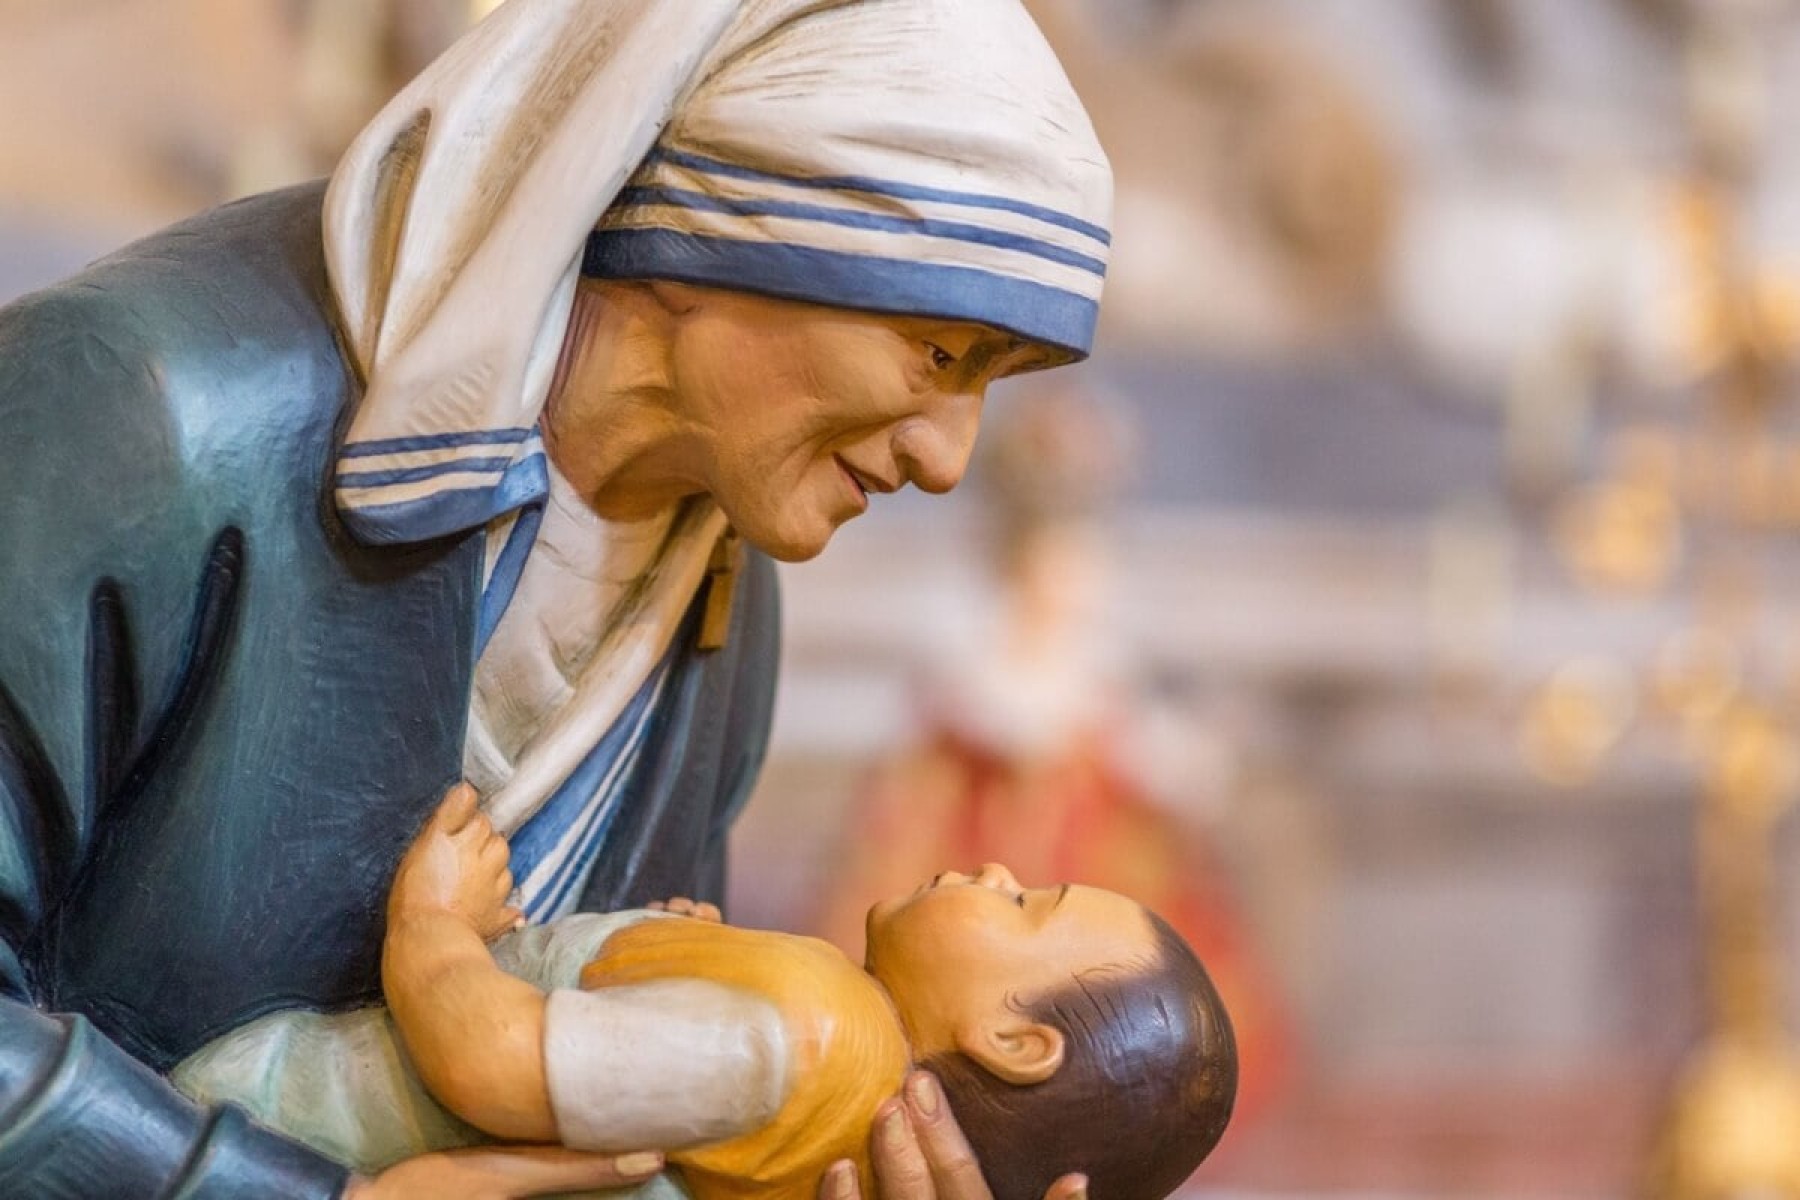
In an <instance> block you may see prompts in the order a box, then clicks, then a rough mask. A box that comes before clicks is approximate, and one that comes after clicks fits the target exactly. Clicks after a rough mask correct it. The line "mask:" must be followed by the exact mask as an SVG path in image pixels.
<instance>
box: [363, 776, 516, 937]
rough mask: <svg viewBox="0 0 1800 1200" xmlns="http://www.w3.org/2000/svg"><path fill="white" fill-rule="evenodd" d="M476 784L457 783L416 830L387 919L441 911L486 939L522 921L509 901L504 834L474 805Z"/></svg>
mask: <svg viewBox="0 0 1800 1200" xmlns="http://www.w3.org/2000/svg"><path fill="white" fill-rule="evenodd" d="M476 801H477V797H476V795H475V789H474V788H472V787H470V786H469V785H468V784H466V783H459V784H457V785H456V786H455V787H453V788H451V789H450V791H449V792H448V793H447V794H446V795H445V796H444V802H443V803H442V804H441V805H439V806H438V810H437V812H435V813H433V814H432V817H431V819H430V820H429V821H427V822H426V823H425V828H424V829H422V830H420V831H419V836H418V838H417V839H415V840H414V842H413V844H412V847H411V848H410V849H409V850H407V852H406V856H405V857H404V858H402V859H401V860H400V869H399V871H398V872H397V873H396V874H395V876H394V890H393V892H392V893H391V894H390V895H389V897H388V919H389V920H390V921H393V920H398V919H401V918H404V917H407V916H411V915H417V914H423V913H430V912H435V913H443V914H447V915H449V916H453V917H455V918H456V919H458V920H460V921H462V922H463V923H464V924H466V925H468V926H469V927H470V928H472V929H473V930H475V932H476V933H478V934H480V935H481V937H482V938H483V939H484V940H488V939H492V938H495V937H498V936H499V935H500V934H502V933H505V932H506V931H507V930H509V929H513V928H516V927H517V926H518V925H519V924H520V923H522V921H523V920H524V918H523V915H522V914H521V913H520V912H519V910H518V909H516V908H513V907H511V906H510V905H508V904H507V899H508V897H510V896H511V895H512V886H513V880H512V872H511V871H510V870H509V869H508V866H507V864H508V861H509V858H510V855H509V853H508V851H507V848H506V839H505V838H503V837H501V836H500V835H499V834H498V833H496V832H495V831H494V826H493V824H492V823H491V822H489V821H488V819H487V816H486V815H485V814H483V813H482V812H480V811H479V809H478V808H477V804H476Z"/></svg>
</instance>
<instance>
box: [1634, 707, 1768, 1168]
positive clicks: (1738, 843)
mask: <svg viewBox="0 0 1800 1200" xmlns="http://www.w3.org/2000/svg"><path fill="white" fill-rule="evenodd" d="M1711 747H1712V753H1711V755H1710V756H1709V759H1708V762H1707V776H1708V778H1707V803H1706V805H1705V806H1704V807H1702V809H1701V811H1700V826H1699V835H1700V837H1699V841H1700V878H1699V883H1700V895H1701V900H1702V908H1703V910H1704V912H1705V917H1706V923H1707V933H1708V937H1707V939H1706V948H1707V974H1708V983H1709V985H1710V987H1709V997H1710V1001H1711V1007H1712V1011H1713V1034H1712V1037H1711V1038H1710V1039H1709V1040H1708V1041H1707V1043H1706V1044H1705V1045H1704V1046H1703V1047H1702V1048H1701V1050H1700V1051H1699V1052H1697V1053H1696V1055H1695V1056H1694V1058H1693V1059H1692V1060H1691V1061H1690V1063H1689V1065H1688V1067H1687V1069H1686V1071H1685V1072H1684V1073H1683V1075H1682V1077H1681V1079H1680V1081H1679V1082H1678V1083H1677V1085H1676V1090H1675V1097H1674V1100H1673V1101H1672V1103H1671V1104H1670V1106H1669V1110H1668V1114H1667V1117H1666V1121H1665V1124H1664V1127H1663V1129H1662V1131H1661V1134H1660V1136H1659V1138H1658V1140H1657V1148H1656V1153H1655V1155H1654V1157H1653V1158H1652V1160H1651V1164H1650V1172H1649V1176H1648V1180H1647V1185H1648V1186H1647V1190H1648V1193H1649V1194H1650V1195H1651V1196H1654V1197H1659V1198H1666V1200H1729V1198H1732V1197H1740V1196H1759V1197H1762V1196H1766V1197H1794V1196H1800V1055H1796V1053H1795V1051H1794V1049H1793V1046H1792V1043H1791V1042H1790V1040H1789V1039H1788V1037H1787V1036H1786V1034H1785V1032H1784V1031H1783V1028H1782V1020H1781V1008H1782V1006H1781V999H1780V991H1781V989H1780V987H1779V983H1778V977H1779V974H1780V967H1781V955H1780V953H1779V951H1778V949H1777V943H1776V936H1775V922H1774V918H1773V898H1774V896H1773V883H1774V871H1773V863H1772V857H1773V855H1772V845H1771V837H1770V835H1771V833H1772V832H1773V830H1774V827H1775V824H1776V822H1777V821H1779V820H1780V819H1781V818H1782V816H1784V815H1785V814H1786V813H1787V811H1788V810H1789V809H1790V808H1792V806H1793V802H1794V798H1795V785H1796V782H1797V781H1800V755H1797V750H1796V746H1795V742H1794V735H1793V733H1792V732H1791V731H1790V730H1789V729H1788V727H1787V725H1786V723H1785V722H1783V721H1782V720H1781V719H1780V717H1778V716H1777V715H1776V714H1774V713H1772V712H1770V711H1768V710H1766V709H1763V708H1761V707H1758V706H1757V705H1754V704H1750V703H1747V702H1744V701H1738V702H1735V703H1733V704H1731V705H1730V707H1729V709H1728V711H1727V712H1726V713H1725V714H1724V715H1723V716H1722V717H1721V718H1720V719H1719V721H1718V722H1717V723H1716V728H1715V735H1714V737H1713V738H1712V739H1711Z"/></svg>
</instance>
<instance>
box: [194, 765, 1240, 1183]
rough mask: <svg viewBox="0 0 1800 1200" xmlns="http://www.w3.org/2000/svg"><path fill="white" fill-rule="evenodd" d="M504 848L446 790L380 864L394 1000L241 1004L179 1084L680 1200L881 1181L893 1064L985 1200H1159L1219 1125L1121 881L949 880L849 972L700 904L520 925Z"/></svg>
mask: <svg viewBox="0 0 1800 1200" xmlns="http://www.w3.org/2000/svg"><path fill="white" fill-rule="evenodd" d="M507 862H508V854H507V847H506V843H505V842H504V840H502V839H501V838H500V837H499V836H498V835H497V834H496V833H495V832H494V830H493V828H492V826H491V825H489V823H488V822H487V820H486V818H485V817H483V816H481V815H480V814H479V813H478V812H477V811H476V801H475V795H474V792H473V790H472V789H467V788H461V789H458V790H457V791H455V792H453V793H452V795H451V796H450V797H449V798H448V799H447V800H446V802H445V804H444V806H443V807H442V808H441V809H440V810H439V811H438V813H437V814H436V815H435V816H434V817H433V818H432V820H431V821H430V822H429V823H428V824H427V825H426V827H425V828H424V830H423V831H422V832H421V833H420V835H419V837H418V839H417V841H416V842H415V843H414V845H413V846H412V848H411V849H410V850H409V851H408V852H407V854H406V856H405V858H404V859H403V860H402V861H401V864H400V869H399V872H398V873H397V875H396V877H395V880H394V886H393V890H392V893H391V895H390V898H389V904H388V931H387V941H386V944H385V947H384V952H383V960H382V982H383V986H384V989H385V991H386V994H387V1001H388V1008H387V1009H386V1010H381V1009H373V1010H364V1011H363V1012H361V1013H350V1014H337V1015H321V1014H276V1015H275V1017H274V1018H264V1021H263V1022H257V1023H253V1024H252V1025H250V1026H246V1027H245V1028H244V1029H243V1030H240V1031H238V1033H236V1034H233V1035H228V1037H227V1038H225V1039H221V1041H220V1042H216V1043H213V1044H212V1045H211V1046H209V1047H207V1048H206V1049H204V1050H202V1051H201V1052H200V1054H198V1055H196V1056H195V1057H194V1058H192V1059H189V1060H188V1061H187V1062H186V1063H184V1064H182V1066H181V1067H179V1068H177V1070H176V1072H175V1075H174V1078H175V1081H176V1083H177V1085H178V1086H181V1087H183V1088H184V1089H185V1090H187V1091H189V1092H190V1094H193V1095H195V1096H196V1097H198V1098H202V1099H206V1100H211V1101H219V1100H230V1101H234V1102H236V1103H239V1104H242V1105H244V1106H246V1107H248V1108H249V1109H250V1110H251V1112H252V1114H253V1115H255V1116H257V1117H258V1118H259V1119H261V1120H263V1121H264V1122H265V1123H268V1124H271V1125H274V1126H275V1127H277V1128H283V1129H285V1130H286V1131H287V1132H289V1133H291V1134H294V1135H295V1136H298V1137H301V1138H302V1139H303V1140H309V1141H312V1142H314V1144H316V1145H320V1146H321V1148H323V1149H326V1150H327V1151H330V1152H335V1153H337V1154H339V1156H340V1157H345V1158H348V1159H350V1160H352V1161H354V1162H355V1163H356V1165H357V1166H359V1167H362V1168H364V1169H377V1168H379V1167H381V1166H383V1165H385V1160H391V1159H393V1158H397V1157H400V1156H402V1154H403V1153H405V1152H414V1153H416V1152H418V1151H420V1150H424V1149H443V1148H448V1147H450V1146H456V1145H466V1144H471V1143H473V1142H477V1141H481V1140H492V1139H495V1138H499V1139H507V1140H516V1141H530V1142H561V1143H563V1144H565V1145H567V1146H571V1147H574V1148H577V1149H585V1150H595V1151H607V1152H619V1151H629V1150H660V1151H665V1152H666V1154H667V1161H668V1162H669V1164H670V1165H672V1166H674V1167H676V1168H678V1171H679V1175H680V1177H681V1181H682V1183H683V1184H685V1187H686V1190H687V1192H688V1193H689V1194H690V1195H691V1196H692V1197H694V1198H695V1200H740V1198H748V1197H757V1198H764V1197H767V1198H770V1200H812V1197H814V1196H815V1195H816V1193H817V1190H818V1185H819V1181H820V1178H821V1176H822V1175H823V1174H824V1172H825V1170H826V1169H827V1168H828V1167H829V1166H830V1165H831V1164H832V1163H834V1162H836V1161H838V1160H840V1159H849V1160H852V1161H853V1162H854V1163H855V1164H856V1166H857V1169H858V1170H859V1172H861V1173H862V1174H863V1179H862V1184H863V1189H864V1190H863V1194H864V1195H875V1194H877V1193H876V1192H875V1191H874V1189H873V1187H872V1179H871V1178H870V1167H869V1161H868V1155H867V1144H868V1138H869V1131H870V1126H871V1124H872V1122H873V1120H874V1118H875V1115H876V1111H877V1109H878V1108H879V1107H880V1106H881V1105H882V1103H883V1102H884V1101H885V1100H886V1099H887V1098H888V1097H890V1096H892V1095H894V1094H895V1093H896V1092H897V1091H898V1090H899V1087H900V1085H901V1081H902V1079H903V1078H904V1077H905V1075H906V1073H907V1071H908V1069H909V1067H910V1066H911V1065H912V1064H913V1063H914V1062H917V1063H918V1064H919V1065H920V1066H922V1067H925V1068H926V1069H928V1070H930V1071H932V1072H934V1073H935V1074H936V1075H937V1076H938V1078H939V1079H940V1080H941V1081H942V1083H943V1087H944V1092H945V1094H946V1096H947V1097H948V1099H949V1102H950V1107H951V1110H952V1111H953V1112H954V1113H955V1115H956V1118H957V1120H958V1121H959V1122H960V1124H961V1126H962V1128H963V1130H964V1132H965V1133H966V1134H967V1135H968V1137H969V1140H970V1142H971V1143H972V1145H973V1147H974V1149H975V1151H976V1154H977V1155H978V1157H979V1160H980V1162H981V1163H982V1166H983V1169H984V1171H985V1172H986V1174H987V1177H988V1181H989V1184H990V1186H991V1187H992V1188H993V1191H994V1194H995V1196H996V1198H997V1200H1038V1198H1039V1197H1041V1196H1042V1195H1043V1194H1044V1192H1045V1189H1046V1188H1047V1187H1048V1186H1049V1185H1050V1184H1051V1183H1052V1182H1053V1181H1054V1180H1056V1179H1057V1178H1058V1177H1060V1176H1062V1175H1064V1174H1066V1173H1070V1172H1076V1171H1079V1172H1081V1173H1083V1174H1085V1175H1086V1176H1087V1177H1088V1180H1089V1194H1090V1195H1091V1196H1092V1197H1094V1200H1159V1198H1160V1197H1163V1196H1165V1195H1167V1194H1168V1193H1169V1192H1171V1191H1173V1190H1174V1189H1175V1188H1176V1187H1177V1186H1178V1185H1179V1184H1180V1183H1181V1182H1182V1181H1183V1180H1184V1179H1186V1177H1187V1176H1188V1174H1189V1173H1190V1172H1191V1171H1192V1170H1193V1169H1194V1167H1195V1166H1197V1165H1198V1164H1199V1163H1200V1161H1201V1160H1202V1159H1203V1158H1205V1157H1206V1155H1207V1154H1208V1153H1209V1152H1210V1151H1211V1150H1212V1148H1213V1146H1214V1145H1215V1144H1216V1143H1217V1142H1218V1140H1219V1137H1220V1135H1221V1134H1222V1133H1223V1132H1224V1128H1225V1123H1226V1120H1227V1118H1228V1117H1229V1116H1230V1113H1231V1106H1232V1100H1233V1097H1234V1094H1235V1090H1236V1081H1237V1058H1236V1049H1235V1046H1234V1043H1233V1040H1232V1033H1231V1026H1230V1022H1229V1021H1228V1019H1227V1017H1226V1014H1225V1011H1224V1009H1223V1007H1222V1006H1221V1005H1220V1002H1219V998H1218V995H1217V993H1216V992H1215V991H1214V990H1213V986H1212V983H1211V982H1210V981H1209V980H1208V978H1207V976H1206V972H1205V970H1204V969H1203V968H1202V967H1201V965H1200V963H1199V961H1198V960H1197V959H1196V958H1195V957H1194V955H1193V953H1192V952H1191V951H1190V950H1189V949H1188V947H1187V945H1186V944H1185V943H1183V942H1182V941H1181V939H1180V938H1179V937H1178V936H1177V935H1176V934H1175V933H1174V932H1173V931H1172V930H1170V929H1169V927H1168V926H1167V925H1165V924H1164V923H1163V922H1162V921H1161V920H1160V919H1159V918H1157V917H1156V916H1154V915H1153V914H1151V913H1149V912H1147V911H1146V910H1144V909H1143V908H1141V907H1139V906H1138V905H1137V904H1135V903H1134V902H1132V901H1130V900H1127V899H1125V898H1124V897H1122V896H1118V895H1115V894H1113V893H1110V892H1105V891H1101V890H1099V889H1095V888H1085V887H1080V886H1074V885H1064V886H1062V887H1059V888H1029V889H1028V888H1022V887H1020V885H1019V884H1018V883H1017V882H1016V881H1015V880H1014V879H1013V877H1012V876H1011V875H1010V874H1009V873H1008V872H1007V871H1006V869H1005V868H1004V867H1001V866H998V865H993V864H990V865H988V866H985V867H983V868H981V870H980V871H979V872H978V873H976V874H975V875H974V876H968V875H963V874H959V873H956V872H945V873H944V874H941V875H939V876H937V877H936V878H935V879H933V880H932V881H931V882H930V883H928V884H926V885H924V886H922V887H920V888H919V889H918V890H916V891H915V892H913V893H912V894H910V895H906V896H900V897H897V898H893V899H890V900H887V901H884V902H882V903H880V904H878V905H876V906H875V907H874V908H873V909H872V910H870V913H869V920H868V946H869V949H868V966H867V969H866V970H859V969H857V968H856V967H855V966H854V965H853V964H852V963H851V962H850V961H849V960H848V959H846V958H845V957H844V956H843V954H841V953H840V952H839V951H838V950H836V949H835V948H833V947H832V946H831V945H829V944H828V943H825V942H822V941H818V940H816V939H812V938H803V937H797V936H793V935H790V934H783V933H773V932H766V931H760V930H747V929H736V928H732V927H730V926H726V925H722V924H719V923H717V921H716V912H715V913H711V914H710V915H711V916H712V917H713V918H714V919H705V917H706V916H707V915H709V914H707V913H706V912H705V911H704V906H693V905H682V906H681V907H684V908H686V909H687V911H688V913H689V914H698V915H677V914H674V913H670V912H666V911H665V912H650V911H641V912H635V913H624V914H619V913H614V914H581V915H577V916H573V917H565V918H562V919H561V920H558V921H554V922H551V923H549V924H546V925H541V926H533V927H529V928H521V927H519V926H520V919H519V914H518V912H517V910H515V909H512V908H509V907H507V898H508V895H509V893H510V890H511V888H512V879H511V875H510V873H509V872H508V869H507ZM490 941H492V942H493V945H492V948H491V949H490V946H489V942H490ZM264 1022H270V1023H271V1024H269V1025H268V1026H267V1027H266V1028H264V1029H260V1030H259V1029H258V1028H257V1026H258V1025H262V1024H264ZM394 1033H397V1034H398V1038H397V1040H396V1039H394V1038H393V1036H392V1035H393V1034H394ZM334 1058H335V1059H338V1060H342V1061H339V1062H337V1063H335V1067H336V1069H333V1067H334V1063H333V1061H332V1060H333V1059H334ZM396 1060H399V1065H400V1066H401V1068H402V1069H403V1072H404V1074H406V1075H407V1076H409V1077H408V1078H405V1079H402V1080H400V1081H398V1082H396V1081H394V1080H392V1079H385V1078H384V1077H383V1068H384V1067H390V1066H393V1065H394V1063H395V1061H396ZM408 1065H409V1066H410V1070H405V1068H406V1067H407V1066H408ZM326 1080H330V1081H331V1082H325V1081H326ZM445 1110H447V1111H445ZM327 1113H329V1114H332V1115H330V1116H327V1115H326V1114H327ZM334 1120H335V1121H337V1122H338V1124H337V1125H336V1127H335V1128H334V1127H332V1122H333V1121H334ZM484 1135H485V1138H484Z"/></svg>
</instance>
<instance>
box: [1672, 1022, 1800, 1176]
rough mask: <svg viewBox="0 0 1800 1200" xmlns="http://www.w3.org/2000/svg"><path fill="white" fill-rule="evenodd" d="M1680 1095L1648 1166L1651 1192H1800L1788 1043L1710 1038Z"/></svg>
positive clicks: (1799, 1109) (1799, 1077)
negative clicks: (1711, 1042) (1712, 1041)
mask: <svg viewBox="0 0 1800 1200" xmlns="http://www.w3.org/2000/svg"><path fill="white" fill-rule="evenodd" d="M1677 1096H1678V1100H1677V1101H1676V1104H1675V1107H1674V1108H1673V1110H1672V1111H1671V1113H1670V1116H1669V1120H1668V1124H1667V1126H1666V1128H1665V1130H1664V1132H1663V1135H1662V1138H1661V1140H1660V1141H1659V1143H1658V1147H1657V1153H1656V1157H1655V1159H1654V1160H1653V1161H1652V1163H1651V1166H1650V1180H1649V1192H1650V1194H1651V1195H1653V1196H1666V1197H1671V1198H1680V1200H1734V1198H1737V1197H1752V1196H1755V1197H1784V1196H1794V1195H1800V1135H1797V1134H1796V1131H1797V1130H1800V1060H1796V1058H1795V1056H1794V1055H1793V1053H1792V1052H1791V1051H1790V1050H1789V1049H1788V1047H1787V1045H1786V1044H1785V1042H1783V1041H1782V1040H1780V1039H1775V1040H1773V1041H1771V1042H1762V1041H1756V1040H1746V1039H1732V1040H1721V1041H1718V1042H1715V1043H1713V1044H1712V1045H1709V1046H1707V1047H1706V1048H1705V1049H1704V1050H1703V1051H1702V1052H1701V1053H1700V1054H1699V1055H1698V1056H1697V1057H1696V1058H1695V1060H1694V1061H1693V1062H1692V1063H1691V1064H1690V1065H1689V1067H1688V1069H1687V1071H1686V1072H1685V1073H1684V1075H1683V1076H1682V1079H1681V1082H1680V1084H1679V1085H1678V1089H1677Z"/></svg>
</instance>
